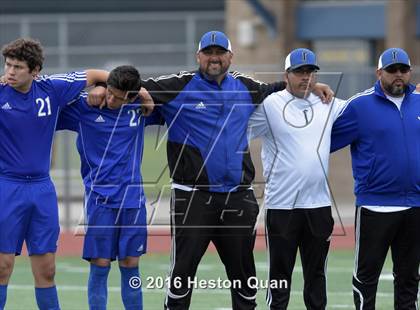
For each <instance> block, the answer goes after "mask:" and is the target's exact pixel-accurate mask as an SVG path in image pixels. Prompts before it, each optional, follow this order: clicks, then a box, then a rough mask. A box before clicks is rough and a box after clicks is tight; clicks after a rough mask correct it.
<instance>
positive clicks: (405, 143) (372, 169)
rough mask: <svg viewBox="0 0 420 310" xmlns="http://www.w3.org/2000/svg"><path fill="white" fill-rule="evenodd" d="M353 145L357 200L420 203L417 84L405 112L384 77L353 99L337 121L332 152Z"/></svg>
mask: <svg viewBox="0 0 420 310" xmlns="http://www.w3.org/2000/svg"><path fill="white" fill-rule="evenodd" d="M348 144H351V156H352V166H353V177H354V182H355V190H354V192H355V195H356V205H358V206H360V205H383V206H411V207H420V94H418V93H416V92H415V87H414V86H413V85H410V86H409V87H408V88H407V90H406V93H405V98H404V101H403V102H402V105H401V111H399V110H398V108H397V107H396V106H395V104H394V103H393V102H391V101H389V100H388V99H387V98H386V96H385V94H384V92H383V91H382V88H381V86H380V84H379V81H378V82H376V84H375V86H374V87H373V88H370V89H368V90H366V91H364V92H362V93H359V94H357V95H355V96H354V97H352V98H350V99H349V100H348V102H347V104H346V106H345V107H344V109H343V111H342V112H341V115H340V116H339V117H338V119H337V120H336V121H335V123H334V126H333V129H332V136H331V151H332V152H334V151H336V150H338V149H340V148H342V147H345V146H347V145H348Z"/></svg>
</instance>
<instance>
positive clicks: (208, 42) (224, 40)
mask: <svg viewBox="0 0 420 310" xmlns="http://www.w3.org/2000/svg"><path fill="white" fill-rule="evenodd" d="M209 46H220V47H222V48H224V49H225V50H227V51H229V52H232V45H231V44H230V41H229V39H228V37H227V36H226V35H225V34H224V33H223V32H221V31H209V32H207V33H205V34H204V35H203V36H202V37H201V40H200V43H199V44H198V52H199V51H201V50H202V49H205V48H206V47H209Z"/></svg>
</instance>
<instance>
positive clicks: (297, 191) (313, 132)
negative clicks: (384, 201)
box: [248, 48, 345, 310]
mask: <svg viewBox="0 0 420 310" xmlns="http://www.w3.org/2000/svg"><path fill="white" fill-rule="evenodd" d="M284 69H285V73H284V79H285V81H286V82H287V87H286V89H284V90H282V91H279V92H275V93H273V94H271V95H270V96H268V97H267V98H266V99H265V100H264V101H263V103H262V104H261V105H259V106H258V107H257V109H256V110H255V112H254V113H253V114H252V116H251V118H250V120H249V127H248V131H249V136H250V137H251V138H256V137H260V138H261V139H262V154H261V158H262V164H263V168H264V169H263V170H264V177H265V180H266V182H267V183H266V186H265V192H264V207H265V209H266V217H265V219H266V221H265V222H266V223H265V224H266V241H267V242H266V243H267V250H268V256H269V260H270V265H269V283H270V285H268V290H267V304H268V306H269V308H270V309H271V310H278V309H286V308H287V306H288V303H289V299H290V291H291V281H292V273H293V269H294V266H295V261H296V255H297V252H298V250H299V253H300V257H301V260H302V269H303V278H304V281H305V284H304V289H303V296H304V301H305V306H306V309H310V310H323V309H325V308H326V304H327V283H326V268H325V267H326V263H327V256H328V250H329V246H330V240H331V234H332V231H333V226H334V221H333V218H332V216H331V198H330V191H329V188H328V183H327V177H326V176H327V175H328V160H329V155H330V135H331V128H332V126H333V122H334V120H335V119H336V118H337V117H338V114H339V112H340V111H341V109H342V107H343V105H344V103H345V101H343V100H339V99H337V98H336V99H335V100H334V102H333V104H330V105H326V104H323V103H322V101H321V99H320V98H319V97H318V96H316V95H314V94H313V93H312V90H313V88H314V85H315V83H316V72H317V70H319V67H318V64H317V60H316V55H315V54H314V53H313V52H312V51H311V50H308V49H306V48H298V49H295V50H293V51H292V52H291V53H290V54H289V55H288V56H287V57H286V61H285V68H284ZM279 154H280V156H279ZM280 284H281V285H280Z"/></svg>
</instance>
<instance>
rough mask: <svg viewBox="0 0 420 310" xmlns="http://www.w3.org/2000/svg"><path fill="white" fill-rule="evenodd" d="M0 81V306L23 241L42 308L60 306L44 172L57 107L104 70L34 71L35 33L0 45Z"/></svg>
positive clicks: (52, 199)
mask: <svg viewBox="0 0 420 310" xmlns="http://www.w3.org/2000/svg"><path fill="white" fill-rule="evenodd" d="M2 54H3V57H4V62H5V66H4V79H5V81H6V83H7V84H2V85H0V141H1V146H0V309H4V307H5V303H6V296H7V284H8V282H9V278H10V276H11V274H12V271H13V265H14V261H15V255H19V254H20V252H21V250H22V245H23V241H25V242H26V246H27V249H28V253H29V256H30V260H31V265H32V272H33V276H34V280H35V296H36V301H37V304H38V307H39V308H40V309H42V310H43V309H45V310H46V309H48V310H53V309H59V302H58V298H57V290H56V287H55V284H54V275H55V252H56V249H57V241H58V235H59V231H60V227H59V221H58V208H57V197H56V193H55V189H54V185H53V184H52V182H51V179H50V176H49V169H50V158H51V147H52V141H53V136H54V131H55V125H56V122H57V118H58V115H59V112H60V110H61V109H62V108H63V107H64V106H66V105H67V104H68V103H69V102H71V101H72V100H74V99H75V98H77V97H78V95H79V93H80V92H81V91H82V90H83V89H84V88H85V87H86V86H90V85H93V84H95V83H98V82H105V81H106V79H107V77H108V72H106V71H102V70H86V71H84V72H73V73H68V74H57V75H53V76H50V77H44V78H37V75H38V73H39V72H40V71H41V69H42V64H43V60H44V57H43V51H42V46H41V44H40V43H39V42H38V41H35V40H31V39H18V40H16V41H13V42H11V43H9V44H7V45H6V46H4V47H3V50H2Z"/></svg>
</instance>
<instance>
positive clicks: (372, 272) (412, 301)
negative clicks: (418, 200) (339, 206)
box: [353, 207, 420, 310]
mask: <svg viewBox="0 0 420 310" xmlns="http://www.w3.org/2000/svg"><path fill="white" fill-rule="evenodd" d="M355 222H356V223H355V229H356V233H355V237H356V253H355V264H354V272H353V296H354V304H355V306H356V309H360V310H362V309H363V310H370V309H375V298H376V290H377V287H378V280H379V276H380V274H381V270H382V267H383V264H384V262H385V259H386V255H387V253H388V249H389V248H391V254H392V262H393V270H392V271H393V275H394V309H398V310H415V309H417V308H416V303H417V294H418V289H419V262H420V208H418V207H417V208H411V209H408V210H405V211H399V212H391V213H381V212H373V211H370V210H367V209H365V208H360V207H359V208H357V209H356V219H355Z"/></svg>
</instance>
